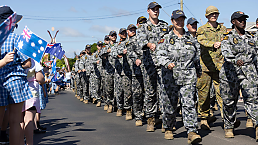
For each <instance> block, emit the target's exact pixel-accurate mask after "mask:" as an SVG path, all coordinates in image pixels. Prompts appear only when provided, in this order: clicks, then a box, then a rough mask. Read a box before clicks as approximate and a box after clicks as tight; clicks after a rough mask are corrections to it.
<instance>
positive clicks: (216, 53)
mask: <svg viewBox="0 0 258 145" xmlns="http://www.w3.org/2000/svg"><path fill="white" fill-rule="evenodd" d="M226 31H227V29H226V27H225V26H222V25H220V24H218V27H217V28H213V27H212V26H211V25H210V24H209V23H208V22H207V23H206V24H205V25H203V26H201V27H199V28H198V30H197V40H198V42H199V43H200V45H201V46H200V47H201V58H200V63H201V66H202V71H205V72H209V71H210V72H215V71H219V70H220V69H221V66H222V64H223V62H224V58H223V55H222V53H221V49H220V48H219V49H216V48H214V47H213V44H214V43H215V42H221V40H222V39H223V34H224V33H226Z"/></svg>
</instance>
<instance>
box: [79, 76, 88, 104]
mask: <svg viewBox="0 0 258 145" xmlns="http://www.w3.org/2000/svg"><path fill="white" fill-rule="evenodd" d="M80 79H81V83H82V92H83V94H82V96H83V99H84V100H89V99H90V96H89V79H90V76H89V75H86V73H83V75H82V76H80ZM82 96H81V98H82Z"/></svg>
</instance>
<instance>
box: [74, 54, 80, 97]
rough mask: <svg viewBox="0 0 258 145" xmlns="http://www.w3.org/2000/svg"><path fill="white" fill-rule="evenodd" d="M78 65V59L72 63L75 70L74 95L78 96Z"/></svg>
mask: <svg viewBox="0 0 258 145" xmlns="http://www.w3.org/2000/svg"><path fill="white" fill-rule="evenodd" d="M79 63H80V59H76V61H75V63H74V70H75V92H76V93H75V94H76V95H78V96H80V93H79V92H80V91H79V89H80V87H79V84H80V79H79V73H78V70H79Z"/></svg>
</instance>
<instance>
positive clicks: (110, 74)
mask: <svg viewBox="0 0 258 145" xmlns="http://www.w3.org/2000/svg"><path fill="white" fill-rule="evenodd" d="M116 38H117V34H116V31H110V33H109V40H110V41H109V45H108V47H104V48H103V49H102V51H101V53H100V56H101V58H102V59H105V65H104V69H105V73H106V74H105V95H106V97H107V100H106V104H107V105H108V108H107V113H112V112H113V101H114V73H115V68H114V61H113V58H112V57H113V56H112V55H111V54H110V53H111V51H114V49H115V47H116V45H117V42H116Z"/></svg>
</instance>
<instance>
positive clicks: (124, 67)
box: [115, 39, 133, 109]
mask: <svg viewBox="0 0 258 145" xmlns="http://www.w3.org/2000/svg"><path fill="white" fill-rule="evenodd" d="M127 45H128V39H127V40H125V41H123V42H121V44H120V45H118V47H117V49H116V52H115V56H117V55H121V56H122V58H118V57H117V59H116V62H115V65H116V68H118V69H116V70H117V72H118V74H119V75H120V76H121V78H122V81H121V83H120V84H121V86H122V95H123V96H124V97H123V100H124V102H122V103H123V104H124V107H123V108H124V109H132V105H133V99H132V89H131V88H132V86H131V85H132V70H131V68H130V64H129V62H130V61H131V60H130V59H129V54H128V53H126V54H123V51H124V49H126V46H127ZM118 109H120V108H118Z"/></svg>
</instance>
